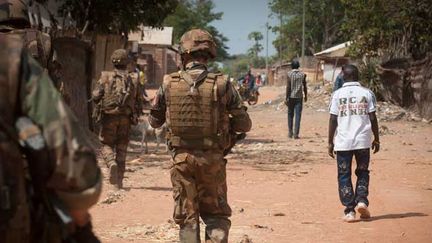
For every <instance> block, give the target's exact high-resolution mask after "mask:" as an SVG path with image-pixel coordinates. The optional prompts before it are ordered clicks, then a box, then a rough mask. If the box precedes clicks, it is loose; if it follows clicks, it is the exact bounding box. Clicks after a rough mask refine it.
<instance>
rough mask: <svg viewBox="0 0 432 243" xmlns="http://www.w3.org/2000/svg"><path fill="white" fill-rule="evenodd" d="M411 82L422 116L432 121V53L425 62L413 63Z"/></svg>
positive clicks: (415, 100) (410, 74) (410, 70)
mask: <svg viewBox="0 0 432 243" xmlns="http://www.w3.org/2000/svg"><path fill="white" fill-rule="evenodd" d="M409 80H410V86H411V89H412V92H413V100H414V102H415V104H416V106H417V108H418V110H419V112H420V115H421V116H422V117H424V118H426V119H432V53H428V55H427V56H426V58H424V59H423V60H419V61H415V62H412V63H411V67H410V69H409Z"/></svg>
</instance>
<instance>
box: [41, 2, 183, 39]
mask: <svg viewBox="0 0 432 243" xmlns="http://www.w3.org/2000/svg"><path fill="white" fill-rule="evenodd" d="M55 1H56V2H58V3H59V5H60V7H59V9H58V13H53V15H55V14H58V15H60V16H61V17H63V18H65V19H71V20H72V21H73V22H75V24H76V27H77V28H78V29H79V30H81V31H82V32H84V31H85V30H91V31H94V32H97V33H117V34H124V35H126V36H127V34H128V33H129V32H130V31H131V30H136V29H137V27H139V26H140V25H147V26H154V27H162V23H163V21H164V19H165V17H166V16H168V15H169V14H171V13H173V11H174V9H175V8H176V6H177V4H178V1H177V0H127V1H117V0H55ZM39 2H41V3H46V2H47V0H39ZM52 19H54V18H52ZM57 24H59V23H57Z"/></svg>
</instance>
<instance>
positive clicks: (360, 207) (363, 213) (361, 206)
mask: <svg viewBox="0 0 432 243" xmlns="http://www.w3.org/2000/svg"><path fill="white" fill-rule="evenodd" d="M357 211H358V212H359V213H360V218H361V219H368V218H370V216H371V215H370V212H369V209H368V206H367V205H366V203H364V202H359V203H357Z"/></svg>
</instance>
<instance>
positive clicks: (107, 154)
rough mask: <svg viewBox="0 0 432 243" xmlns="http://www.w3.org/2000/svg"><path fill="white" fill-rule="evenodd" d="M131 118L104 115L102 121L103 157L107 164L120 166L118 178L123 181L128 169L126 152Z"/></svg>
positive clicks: (100, 134)
mask: <svg viewBox="0 0 432 243" xmlns="http://www.w3.org/2000/svg"><path fill="white" fill-rule="evenodd" d="M130 124H131V122H130V118H129V116H126V115H104V117H103V118H102V122H101V130H100V133H99V140H100V141H101V143H102V144H103V146H102V157H103V159H104V161H105V163H106V165H107V167H110V166H111V165H112V164H114V163H115V164H117V166H118V179H119V180H120V181H121V180H123V177H124V172H125V170H126V162H125V161H126V154H127V147H128V144H129V130H130V126H131V125H130Z"/></svg>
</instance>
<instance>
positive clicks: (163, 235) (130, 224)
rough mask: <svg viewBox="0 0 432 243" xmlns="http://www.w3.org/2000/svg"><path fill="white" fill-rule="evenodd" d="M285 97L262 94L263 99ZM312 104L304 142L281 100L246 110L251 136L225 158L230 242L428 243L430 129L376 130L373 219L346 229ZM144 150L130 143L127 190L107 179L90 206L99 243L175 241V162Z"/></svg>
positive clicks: (323, 120) (400, 125) (321, 124)
mask: <svg viewBox="0 0 432 243" xmlns="http://www.w3.org/2000/svg"><path fill="white" fill-rule="evenodd" d="M282 91H283V89H280V88H264V89H262V90H261V92H262V97H261V101H268V100H273V99H275V98H276V97H277V96H278V94H280V93H281V92H282ZM316 99H322V98H316ZM318 101H322V100H313V99H312V100H311V101H310V102H309V103H310V104H311V103H312V104H313V103H314V102H318ZM267 103H270V102H267ZM306 106H307V107H305V109H304V112H303V118H302V119H303V120H302V121H303V123H302V128H301V139H300V140H290V139H288V138H287V128H286V112H285V111H283V110H278V108H283V107H281V106H278V105H277V104H275V102H272V103H271V104H269V105H259V106H256V107H253V108H250V109H249V111H250V114H251V117H252V119H253V124H254V126H253V131H252V132H251V133H249V135H248V138H247V140H245V141H244V142H243V143H242V144H239V145H238V146H237V147H236V148H235V150H234V153H233V154H232V155H230V156H229V157H228V159H229V162H228V169H227V170H228V172H227V174H228V190H229V191H228V193H229V202H230V205H231V207H232V209H233V216H232V218H231V219H232V228H231V232H230V242H241V241H242V240H243V242H247V241H246V238H248V239H250V240H251V242H254V243H260V242H432V137H431V135H432V125H430V124H426V123H422V122H415V123H414V122H402V121H397V122H386V123H382V124H380V125H385V126H386V127H387V128H388V130H387V131H386V134H385V135H383V136H382V138H381V141H382V151H381V152H380V153H378V154H376V155H373V156H372V163H371V167H370V169H371V182H370V209H371V213H372V216H373V217H372V219H371V220H369V221H358V222H355V223H350V224H349V223H344V222H343V221H342V220H341V216H342V214H343V207H342V206H341V205H340V202H339V199H338V191H337V180H336V173H337V171H336V165H335V163H336V162H335V161H334V160H333V159H331V158H330V157H328V155H327V153H326V146H327V124H328V114H327V112H326V111H325V105H321V107H317V106H316V105H314V106H311V105H306ZM150 150H151V151H150V152H152V151H154V147H151V148H150ZM138 151H139V148H138V147H137V146H136V144H135V143H132V144H131V146H130V155H129V161H128V164H127V166H128V170H127V173H126V177H127V178H126V180H125V182H124V186H125V190H122V191H118V192H115V191H114V190H113V188H112V187H110V186H109V185H108V184H107V183H105V187H104V192H103V195H102V200H103V201H102V202H100V203H99V204H98V205H97V206H96V207H95V208H94V209H93V210H92V215H93V220H94V227H95V231H96V233H97V234H98V236H99V237H100V238H101V240H102V241H103V242H112V243H114V242H177V228H176V226H175V225H174V224H173V223H172V221H171V214H172V209H173V200H172V197H171V184H170V181H169V171H168V169H169V165H170V162H169V157H168V156H167V155H166V154H164V153H163V152H162V151H160V152H157V153H154V154H150V155H141V154H140V153H139V152H138Z"/></svg>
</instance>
